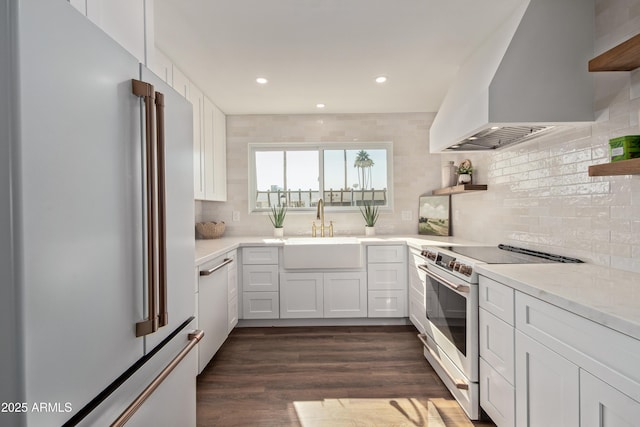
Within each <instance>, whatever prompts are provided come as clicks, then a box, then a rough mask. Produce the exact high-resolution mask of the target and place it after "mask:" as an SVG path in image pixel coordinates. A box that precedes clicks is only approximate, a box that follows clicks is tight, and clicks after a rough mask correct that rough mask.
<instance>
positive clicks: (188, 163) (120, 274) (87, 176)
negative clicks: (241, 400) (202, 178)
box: [0, 0, 199, 427]
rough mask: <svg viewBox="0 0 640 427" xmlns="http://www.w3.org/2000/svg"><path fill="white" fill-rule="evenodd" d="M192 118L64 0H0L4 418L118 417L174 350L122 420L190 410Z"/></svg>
mask: <svg viewBox="0 0 640 427" xmlns="http://www.w3.org/2000/svg"><path fill="white" fill-rule="evenodd" d="M133 80H139V81H143V82H148V83H150V84H152V85H153V86H154V90H150V88H149V86H143V87H144V88H147V89H149V95H150V96H149V98H148V99H149V100H150V101H151V102H150V103H149V105H146V107H145V101H144V98H142V97H140V96H139V95H138V94H135V93H133V86H134V84H133ZM143 90H146V89H143ZM156 92H157V93H160V94H163V95H164V109H162V106H161V105H160V106H158V107H156V103H155V100H158V99H160V98H161V97H162V95H157V93H156ZM147 112H149V113H147ZM147 120H152V121H153V122H148V121H147ZM158 122H160V126H158ZM162 122H164V123H162ZM147 123H150V124H149V125H147ZM192 132H193V130H192V108H191V105H190V104H189V103H188V102H187V101H186V100H185V99H184V98H182V97H181V96H180V95H179V94H178V93H176V92H174V91H173V89H171V88H170V87H169V86H167V85H166V84H165V83H163V82H162V81H161V80H160V79H159V78H158V77H156V76H155V75H154V74H153V73H151V72H150V71H149V70H147V69H146V68H145V67H144V66H141V65H140V64H139V63H138V62H137V60H136V59H135V58H134V57H133V56H131V55H130V54H129V53H127V52H126V51H125V50H124V49H123V48H122V47H120V46H119V45H118V44H117V43H115V42H114V41H113V40H112V39H110V38H109V37H108V36H107V35H106V34H104V33H103V32H102V31H101V30H99V29H98V28H97V27H96V26H94V25H93V24H92V23H91V22H90V21H89V20H87V19H86V18H84V17H83V16H82V15H80V14H79V13H78V12H77V11H76V10H75V9H74V8H73V7H71V6H70V5H69V4H68V3H67V2H66V1H65V0H1V1H0V200H1V203H0V404H1V405H2V408H0V425H2V426H6V427H13V426H29V427H37V426H56V425H81V426H94V425H95V426H105V425H110V424H111V423H112V422H113V421H114V420H115V419H117V418H118V417H119V416H120V414H121V413H122V412H123V411H125V409H127V407H128V406H129V405H130V404H131V403H132V402H134V401H135V400H136V398H137V396H138V395H139V394H140V393H142V392H143V390H144V389H145V388H146V387H147V386H148V385H149V384H150V383H151V382H152V380H153V379H154V378H155V377H156V376H158V375H159V374H161V373H162V372H163V371H164V370H165V368H166V367H167V366H169V365H171V362H172V361H174V359H175V361H174V365H171V366H172V367H173V366H175V369H173V370H172V371H170V373H168V375H166V379H165V380H164V381H163V382H162V383H161V385H160V386H159V387H158V388H157V390H155V392H153V393H150V397H148V399H147V400H146V401H145V402H144V403H143V404H142V405H141V406H140V409H139V410H138V411H137V412H135V413H134V415H133V416H132V417H131V419H130V420H129V421H128V423H127V424H126V425H127V426H171V427H174V426H189V425H195V376H196V373H197V354H196V353H197V351H189V349H190V348H192V347H193V345H195V343H196V342H197V340H198V338H199V336H195V335H194V331H193V326H194V325H195V322H194V321H193V317H192V316H193V315H194V313H195V303H194V296H193V289H194V271H195V270H194V229H193V224H194V212H193V209H194V203H193V171H192V168H193V158H192V156H193V151H192ZM162 137H164V138H162ZM162 141H164V148H163V147H162ZM162 154H164V161H163V159H162V157H163V156H162ZM163 163H164V164H163ZM163 172H164V173H163ZM163 178H164V185H163V182H162V181H163ZM163 187H164V192H163V191H162V188H163ZM163 195H164V197H163ZM163 200H164V202H163ZM163 223H164V224H165V225H164V226H163V225H162V224H163ZM163 252H164V253H163ZM163 277H164V278H163ZM165 313H166V316H165ZM165 323H166V324H165ZM154 329H157V330H156V331H154ZM178 360H179V363H178ZM168 371H169V370H167V371H164V372H165V374H166V373H167V372H168ZM87 405H88V406H87Z"/></svg>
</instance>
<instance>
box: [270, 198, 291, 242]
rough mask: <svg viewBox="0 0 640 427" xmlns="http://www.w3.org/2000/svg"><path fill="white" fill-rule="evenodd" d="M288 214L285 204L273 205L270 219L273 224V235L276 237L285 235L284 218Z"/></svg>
mask: <svg viewBox="0 0 640 427" xmlns="http://www.w3.org/2000/svg"><path fill="white" fill-rule="evenodd" d="M285 216H287V207H286V206H285V205H278V206H271V213H270V214H269V220H271V224H273V235H274V236H275V237H283V236H284V218H285Z"/></svg>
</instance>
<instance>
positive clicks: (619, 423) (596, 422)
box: [580, 369, 640, 427]
mask: <svg viewBox="0 0 640 427" xmlns="http://www.w3.org/2000/svg"><path fill="white" fill-rule="evenodd" d="M580 419H581V420H582V424H581V426H582V427H634V426H637V425H639V424H640V403H639V402H636V401H635V400H633V399H631V398H630V397H629V396H627V395H625V394H624V393H622V392H620V391H618V390H617V389H615V388H613V387H612V386H610V385H609V384H607V383H605V382H604V381H602V380H600V379H599V378H596V377H594V376H593V375H591V374H590V373H589V372H587V371H585V370H583V369H581V370H580Z"/></svg>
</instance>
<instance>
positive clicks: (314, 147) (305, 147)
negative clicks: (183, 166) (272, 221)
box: [247, 141, 394, 214]
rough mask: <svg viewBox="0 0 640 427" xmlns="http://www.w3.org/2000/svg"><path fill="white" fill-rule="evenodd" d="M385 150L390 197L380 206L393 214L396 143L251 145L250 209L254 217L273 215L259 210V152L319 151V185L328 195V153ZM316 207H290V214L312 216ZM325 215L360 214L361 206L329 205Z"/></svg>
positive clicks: (264, 209) (249, 161) (263, 209)
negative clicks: (257, 203) (325, 162)
mask: <svg viewBox="0 0 640 427" xmlns="http://www.w3.org/2000/svg"><path fill="white" fill-rule="evenodd" d="M367 149H369V150H371V149H377V150H385V151H386V154H387V188H386V197H387V204H386V205H380V206H379V210H380V211H381V212H393V194H394V191H393V142H392V141H371V142H359V141H358V142H334V141H331V142H311V143H310V142H269V143H249V144H248V150H247V151H248V157H249V158H248V165H249V167H248V169H249V173H248V176H249V183H248V186H247V187H248V201H249V203H248V205H249V206H248V208H249V213H250V214H266V213H268V212H270V210H269V208H258V207H257V206H256V197H255V194H256V191H257V182H256V179H257V178H256V155H255V153H256V152H258V151H317V152H318V167H319V177H318V179H319V182H318V192H319V194H324V192H327V191H330V190H329V189H325V188H324V175H325V173H324V172H325V171H324V150H367ZM315 211H316V207H315V206H312V207H290V208H288V212H289V213H298V212H302V213H308V212H315ZM325 211H327V212H359V211H360V208H359V207H358V206H331V205H330V204H326V205H325Z"/></svg>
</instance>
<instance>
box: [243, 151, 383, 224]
mask: <svg viewBox="0 0 640 427" xmlns="http://www.w3.org/2000/svg"><path fill="white" fill-rule="evenodd" d="M391 159H393V146H392V144H391V143H390V142H375V143H374V142H372V143H358V144H345V143H322V144H314V145H310V144H296V143H283V144H249V164H250V168H249V200H250V209H251V211H258V212H259V211H267V210H269V209H270V207H271V206H277V205H286V206H287V207H289V208H290V209H292V210H301V211H304V210H312V209H315V208H316V206H317V203H318V199H320V198H322V199H323V200H324V202H325V206H326V207H327V209H330V210H343V211H349V210H358V209H359V208H358V206H361V205H362V204H363V203H367V202H369V201H371V202H373V203H374V204H375V205H378V206H380V207H382V208H390V207H391V201H392V200H393V197H392V192H391V190H392V185H391V184H392V180H391V177H392V170H391V164H392V162H391Z"/></svg>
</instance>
